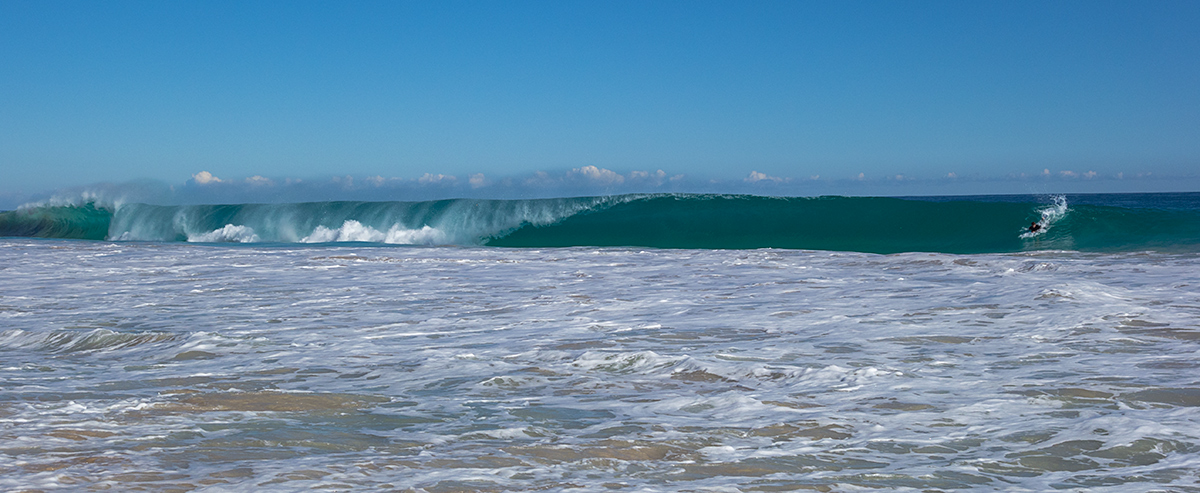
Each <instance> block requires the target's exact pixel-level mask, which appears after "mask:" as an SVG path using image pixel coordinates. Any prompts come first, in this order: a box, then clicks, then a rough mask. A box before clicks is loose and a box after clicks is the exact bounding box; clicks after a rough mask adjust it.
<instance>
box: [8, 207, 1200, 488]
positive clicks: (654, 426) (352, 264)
mask: <svg viewBox="0 0 1200 493" xmlns="http://www.w3.org/2000/svg"><path fill="white" fill-rule="evenodd" d="M322 234H325V235H327V239H324V240H320V241H323V242H336V241H356V240H353V239H350V238H361V237H362V236H356V235H375V234H384V235H386V233H384V232H381V231H378V230H374V232H373V233H372V232H371V231H367V228H366V227H365V226H363V225H361V224H360V225H346V224H343V225H342V226H341V227H339V228H337V229H328V230H327V231H325V232H323V233H322ZM343 237H344V238H347V239H344V240H339V239H338V238H343ZM314 241H317V240H314ZM0 265H3V266H4V272H5V276H3V277H2V278H0V293H3V296H2V297H0V314H3V315H4V316H0V359H3V364H0V379H3V381H4V382H5V386H4V387H3V388H2V389H0V424H4V425H5V426H3V427H0V442H2V443H8V444H12V445H10V446H9V447H6V448H0V467H5V468H6V469H5V470H6V471H8V472H7V473H6V474H4V475H2V476H0V489H13V490H18V489H21V488H27V487H28V485H31V484H37V485H39V486H38V487H39V488H41V489H51V490H53V489H58V490H70V489H80V488H90V487H95V488H103V487H106V486H107V485H116V484H123V483H121V481H129V480H131V479H130V478H135V479H139V480H140V483H139V484H140V485H141V486H144V487H146V488H147V489H165V488H168V487H176V486H177V485H181V484H182V485H191V486H194V487H195V488H196V489H197V490H203V489H204V488H206V487H208V488H210V489H213V488H215V489H217V490H230V489H256V490H267V491H272V490H274V491H290V490H296V489H313V488H324V487H327V488H331V489H336V488H340V487H341V486H338V485H341V484H354V485H361V487H363V488H368V489H378V488H385V487H386V485H389V484H390V485H393V486H394V485H398V484H403V485H407V486H411V487H413V488H420V489H425V490H427V491H429V490H454V489H456V488H457V489H459V490H470V489H493V490H516V489H522V488H524V489H528V488H541V489H543V490H559V489H567V488H568V486H564V485H566V484H568V483H569V484H570V485H572V486H571V487H574V486H580V487H582V488H583V489H587V490H600V489H606V488H607V487H612V486H613V485H617V484H618V483H623V484H625V485H628V489H629V490H630V491H638V490H646V491H649V490H670V491H678V490H694V491H704V490H712V491H718V490H721V489H730V488H734V489H739V490H748V489H752V488H760V489H780V490H787V489H796V488H800V489H804V488H808V487H814V488H816V487H820V488H826V487H828V488H829V489H831V490H833V491H849V490H856V489H870V490H871V491H878V490H880V489H883V490H899V491H910V490H912V491H920V490H934V489H936V490H943V491H946V490H966V489H983V490H991V489H1012V490H1023V491H1047V490H1053V489H1068V490H1074V489H1078V490H1088V491H1111V492H1117V491H1122V492H1123V491H1151V490H1173V489H1181V488H1186V487H1188V486H1189V485H1194V484H1195V482H1196V481H1197V480H1200V476H1198V474H1197V473H1196V471H1197V470H1198V469H1197V467H1200V453H1198V452H1197V450H1200V433H1197V431H1196V430H1198V429H1200V416H1198V415H1197V413H1196V410H1197V409H1200V385H1197V384H1196V379H1195V369H1196V368H1200V351H1198V350H1197V346H1196V343H1197V340H1200V335H1198V334H1200V330H1197V328H1196V325H1195V320H1196V308H1195V307H1197V306H1200V294H1197V291H1196V290H1195V289H1193V288H1192V287H1194V286H1197V285H1200V256H1197V255H1195V254H1141V253H1139V254H1082V253H1075V252H1036V253H1025V254H1012V255H969V256H968V255H963V256H956V255H940V254H923V253H911V254H899V255H887V256H884V255H868V254H854V253H831V252H806V251H784V250H757V251H695V250H636V249H589V248H577V249H536V250H535V249H489V248H461V247H456V248H441V247H432V248H405V247H390V248H380V247H364V246H351V245H298V246H289V247H288V248H279V247H278V246H275V247H261V246H249V247H237V248H233V247H229V246H222V245H204V246H197V245H179V244H119V245H113V244H104V243H90V242H67V243H63V242H39V241H36V240H3V241H0ZM36 447H53V450H54V451H55V453H53V454H51V453H34V452H30V451H31V450H34V448H36ZM38 450H42V449H38ZM80 457H85V458H89V459H88V460H78V459H77V458H80ZM18 462H19V464H18ZM182 463H186V464H187V465H188V467H187V468H182V467H179V466H177V464H182ZM40 471H53V472H54V474H55V476H53V477H55V478H60V479H62V478H68V479H63V481H64V482H62V483H59V482H56V481H57V480H51V479H46V478H48V477H50V476H49V475H48V473H45V472H40ZM214 478H219V479H220V480H222V481H226V482H224V483H213V484H212V485H208V486H206V485H207V483H210V482H212V481H213V479H214ZM65 481H74V483H71V484H67V483H66V482H65ZM606 485H608V486H606Z"/></svg>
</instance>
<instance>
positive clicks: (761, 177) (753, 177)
mask: <svg viewBox="0 0 1200 493" xmlns="http://www.w3.org/2000/svg"><path fill="white" fill-rule="evenodd" d="M742 181H744V182H746V183H758V182H760V181H773V182H776V183H779V182H782V181H786V180H784V179H783V178H780V177H778V176H770V175H768V174H766V173H759V172H757V171H751V172H750V176H747V177H745V178H743V179H742Z"/></svg>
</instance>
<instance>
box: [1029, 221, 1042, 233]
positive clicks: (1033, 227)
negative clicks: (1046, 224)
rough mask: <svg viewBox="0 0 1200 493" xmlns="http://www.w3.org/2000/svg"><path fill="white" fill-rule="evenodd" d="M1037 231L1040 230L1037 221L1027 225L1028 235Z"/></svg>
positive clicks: (1040, 227) (1040, 226)
mask: <svg viewBox="0 0 1200 493" xmlns="http://www.w3.org/2000/svg"><path fill="white" fill-rule="evenodd" d="M1039 229H1042V225H1041V224H1038V223H1037V221H1034V222H1032V223H1030V224H1029V232H1030V233H1036V232H1037V230H1039Z"/></svg>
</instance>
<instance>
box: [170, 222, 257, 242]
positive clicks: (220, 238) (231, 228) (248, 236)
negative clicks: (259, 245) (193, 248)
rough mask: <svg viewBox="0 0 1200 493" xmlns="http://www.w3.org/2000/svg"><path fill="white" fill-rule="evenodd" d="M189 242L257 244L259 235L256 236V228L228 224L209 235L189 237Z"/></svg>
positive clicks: (208, 233) (210, 232)
mask: <svg viewBox="0 0 1200 493" xmlns="http://www.w3.org/2000/svg"><path fill="white" fill-rule="evenodd" d="M187 241H189V242H193V243H256V242H258V235H257V234H254V228H251V227H249V226H241V225H234V224H226V225H225V227H223V228H218V229H214V230H212V231H209V232H207V233H203V234H198V235H188V239H187Z"/></svg>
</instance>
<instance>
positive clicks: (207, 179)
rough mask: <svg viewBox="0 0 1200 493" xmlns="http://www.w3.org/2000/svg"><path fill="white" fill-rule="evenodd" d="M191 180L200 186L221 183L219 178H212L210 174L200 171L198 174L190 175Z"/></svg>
mask: <svg viewBox="0 0 1200 493" xmlns="http://www.w3.org/2000/svg"><path fill="white" fill-rule="evenodd" d="M192 179H193V180H196V183H198V184H200V185H207V184H209V183H221V179H220V178H217V177H215V176H213V174H212V173H209V172H207V171H201V172H199V173H196V174H194V175H192Z"/></svg>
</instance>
